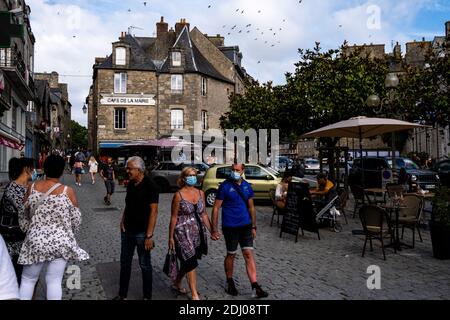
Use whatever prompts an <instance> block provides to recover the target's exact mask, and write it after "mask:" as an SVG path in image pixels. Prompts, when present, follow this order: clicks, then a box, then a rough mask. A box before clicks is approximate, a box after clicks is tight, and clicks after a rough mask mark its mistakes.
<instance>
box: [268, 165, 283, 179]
mask: <svg viewBox="0 0 450 320" xmlns="http://www.w3.org/2000/svg"><path fill="white" fill-rule="evenodd" d="M264 169H266V170H267V171H269V173H271V174H273V175H274V176H275V177H277V178H280V177H281V173H279V172H278V171H277V170H275V169H273V168H271V167H266V166H264Z"/></svg>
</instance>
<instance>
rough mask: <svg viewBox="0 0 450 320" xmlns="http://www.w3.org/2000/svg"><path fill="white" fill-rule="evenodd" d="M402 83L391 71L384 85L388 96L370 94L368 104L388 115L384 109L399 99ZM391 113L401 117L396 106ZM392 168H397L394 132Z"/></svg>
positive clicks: (378, 113) (393, 136)
mask: <svg viewBox="0 0 450 320" xmlns="http://www.w3.org/2000/svg"><path fill="white" fill-rule="evenodd" d="M399 83H400V80H399V78H398V76H397V74H396V73H394V72H390V73H388V74H387V75H386V79H385V81H384V86H385V87H386V89H387V90H388V91H387V93H386V97H385V98H383V99H380V97H379V96H377V95H376V94H373V95H370V96H369V97H368V98H367V100H366V105H367V106H368V107H369V108H371V109H373V110H374V111H375V113H376V114H377V115H380V114H383V113H385V114H386V116H387V115H388V112H383V111H386V110H383V109H384V107H385V106H386V105H393V104H394V102H395V100H397V99H398V97H397V94H396V89H397V87H398V85H399ZM377 108H378V109H377ZM390 112H391V113H394V114H395V117H396V118H401V115H399V114H398V113H397V112H394V108H391V110H390ZM391 156H392V169H393V170H395V159H394V158H395V133H394V132H392V155H391Z"/></svg>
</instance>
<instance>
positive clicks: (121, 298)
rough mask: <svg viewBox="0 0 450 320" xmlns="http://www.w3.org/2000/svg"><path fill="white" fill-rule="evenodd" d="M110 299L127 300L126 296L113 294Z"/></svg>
mask: <svg viewBox="0 0 450 320" xmlns="http://www.w3.org/2000/svg"><path fill="white" fill-rule="evenodd" d="M112 300H127V298H124V297H121V296H115V297H114V298H112Z"/></svg>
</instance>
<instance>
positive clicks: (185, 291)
mask: <svg viewBox="0 0 450 320" xmlns="http://www.w3.org/2000/svg"><path fill="white" fill-rule="evenodd" d="M171 288H172V290H174V291H175V292H176V293H177V294H180V295H184V294H187V293H188V291H187V289H186V288H180V287H177V286H176V285H172V286H171Z"/></svg>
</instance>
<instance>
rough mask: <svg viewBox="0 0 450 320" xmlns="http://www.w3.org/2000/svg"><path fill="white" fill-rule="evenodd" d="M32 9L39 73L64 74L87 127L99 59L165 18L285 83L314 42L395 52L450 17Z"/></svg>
mask: <svg viewBox="0 0 450 320" xmlns="http://www.w3.org/2000/svg"><path fill="white" fill-rule="evenodd" d="M27 4H28V5H29V6H30V7H31V10H32V12H31V26H32V30H33V32H34V34H35V37H36V46H35V71H36V72H43V71H47V72H51V71H57V72H58V73H59V74H60V75H61V76H60V82H66V83H68V87H69V98H70V100H71V103H72V105H73V108H72V119H74V120H75V121H77V122H79V123H81V124H83V125H86V122H87V118H86V115H84V114H83V113H82V111H81V107H82V106H83V102H84V100H85V98H86V96H87V95H88V93H89V87H90V85H91V84H92V78H91V77H92V65H93V63H94V59H95V57H104V56H106V55H109V54H110V53H111V43H112V42H114V41H117V38H118V36H119V34H120V32H121V31H127V30H128V27H129V26H135V27H138V28H141V29H143V30H140V29H137V28H136V29H133V30H132V33H133V34H135V35H136V36H154V32H155V31H156V30H155V29H156V26H155V24H156V22H157V21H159V19H160V17H161V16H164V17H165V20H166V21H167V22H168V23H169V25H170V26H174V24H175V22H176V21H179V19H180V18H186V19H187V20H188V22H190V23H191V27H194V26H197V27H198V28H199V30H200V31H202V32H203V33H207V34H210V35H215V34H219V33H220V34H221V35H222V36H224V37H225V45H238V46H239V47H240V49H241V51H242V53H243V56H244V59H243V66H244V67H245V68H246V69H247V71H248V72H249V73H250V74H251V75H252V76H253V77H254V78H256V79H258V80H259V81H260V82H267V81H269V80H273V81H274V83H275V84H281V83H283V82H284V74H285V72H293V71H294V63H295V62H296V61H298V58H299V56H298V49H299V48H312V47H313V46H314V43H315V42H316V41H320V42H321V44H322V47H323V48H324V49H328V48H337V47H339V46H340V45H341V44H342V43H343V42H344V40H348V41H349V42H350V43H357V44H362V43H370V42H373V43H385V44H386V50H387V51H389V50H390V49H391V48H390V43H391V41H392V40H394V41H400V42H403V43H404V42H406V41H411V40H413V39H411V37H412V36H416V35H421V34H423V35H429V33H430V32H431V30H418V29H417V28H415V27H414V22H415V21H417V19H418V17H420V12H421V10H424V9H427V10H439V11H442V10H444V11H448V12H450V8H449V6H448V4H447V1H446V0H445V1H444V0H397V1H391V0H372V1H362V0H346V1H335V0H320V1H312V0H303V1H302V3H301V4H299V3H298V0H283V1H280V0H278V1H276V0H229V1H219V0H208V1H205V0H191V1H182V0H172V1H167V0H153V1H146V5H144V1H141V0H128V1H121V2H119V1H115V0H96V1H93V0H70V1H69V0H53V1H45V0H27ZM209 5H210V6H211V7H210V8H208V6H209ZM377 8H378V9H379V12H378V11H377ZM378 14H379V16H377V15H378ZM377 22H379V26H378V25H377ZM443 25H444V21H443V22H442V26H443ZM224 26H225V27H224ZM233 26H235V27H234V28H233ZM442 28H443V27H442ZM270 29H271V30H270ZM280 29H281V30H280ZM239 31H240V32H239ZM262 33H264V34H262ZM274 33H275V35H274ZM419 38H420V37H419ZM255 39H257V40H255Z"/></svg>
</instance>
